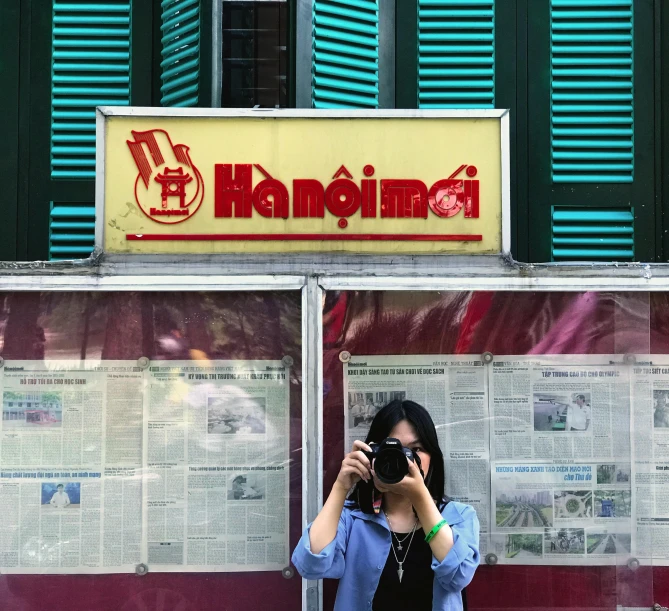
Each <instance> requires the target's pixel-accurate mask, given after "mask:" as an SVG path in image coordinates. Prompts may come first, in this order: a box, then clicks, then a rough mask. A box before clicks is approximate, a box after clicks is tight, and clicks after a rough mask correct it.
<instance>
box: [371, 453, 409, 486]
mask: <svg viewBox="0 0 669 611" xmlns="http://www.w3.org/2000/svg"><path fill="white" fill-rule="evenodd" d="M374 471H375V472H376V476H377V477H378V478H379V479H380V480H381V481H382V482H383V483H385V484H396V483H397V482H400V481H402V479H403V478H404V476H405V475H406V474H407V473H409V465H408V464H407V457H406V456H405V455H404V453H403V452H401V451H400V450H397V449H395V448H384V449H383V450H381V451H380V452H379V455H378V456H377V457H376V461H375V462H374Z"/></svg>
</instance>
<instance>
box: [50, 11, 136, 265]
mask: <svg viewBox="0 0 669 611" xmlns="http://www.w3.org/2000/svg"><path fill="white" fill-rule="evenodd" d="M130 11H131V4H130V2H129V1H128V0H96V2H84V1H81V0H67V1H63V2H61V1H59V0H55V1H54V2H53V26H52V38H51V54H52V64H51V131H50V173H51V179H52V181H55V182H58V181H61V182H62V181H74V182H77V181H79V182H81V183H82V184H83V183H84V182H90V181H92V180H93V179H94V178H95V107H96V106H102V105H116V106H123V105H127V104H130ZM94 234H95V207H94V204H93V202H92V201H88V202H82V201H69V202H68V201H55V202H53V201H52V202H51V203H50V214H49V251H48V254H49V258H50V259H52V260H57V259H77V258H85V257H87V256H88V255H89V254H90V253H91V252H92V250H93V245H94Z"/></svg>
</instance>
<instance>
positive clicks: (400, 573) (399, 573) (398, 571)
mask: <svg viewBox="0 0 669 611" xmlns="http://www.w3.org/2000/svg"><path fill="white" fill-rule="evenodd" d="M402 564H404V563H402V562H400V568H399V569H397V576H398V577H399V578H400V583H402V575H404V571H403V570H402Z"/></svg>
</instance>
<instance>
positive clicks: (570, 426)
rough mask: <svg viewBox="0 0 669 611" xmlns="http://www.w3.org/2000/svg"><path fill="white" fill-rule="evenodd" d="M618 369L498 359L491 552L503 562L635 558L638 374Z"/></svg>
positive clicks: (493, 385) (562, 360)
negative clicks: (633, 415)
mask: <svg viewBox="0 0 669 611" xmlns="http://www.w3.org/2000/svg"><path fill="white" fill-rule="evenodd" d="M620 361H621V357H620V356H619V355H618V356H616V355H588V356H573V355H569V356H562V355H560V356H531V357H528V356H499V357H495V359H494V361H493V363H492V368H491V372H492V373H491V379H490V397H491V408H490V410H491V417H492V422H493V425H492V430H491V455H492V464H491V481H492V508H491V515H492V518H493V519H492V537H491V548H492V551H494V553H495V554H496V555H497V557H498V559H499V562H500V563H517V564H579V565H583V564H592V565H598V564H612V563H619V562H620V561H621V557H622V558H623V559H625V560H626V559H627V558H628V557H629V556H630V554H631V552H632V526H631V525H632V500H631V491H632V487H631V486H632V484H631V454H630V387H629V381H630V368H629V366H627V365H623V364H621V363H620Z"/></svg>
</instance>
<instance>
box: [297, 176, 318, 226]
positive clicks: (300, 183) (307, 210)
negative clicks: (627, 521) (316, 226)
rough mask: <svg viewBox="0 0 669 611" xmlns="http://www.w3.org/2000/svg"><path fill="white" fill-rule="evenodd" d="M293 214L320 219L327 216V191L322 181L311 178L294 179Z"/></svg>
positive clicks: (298, 216) (299, 216)
mask: <svg viewBox="0 0 669 611" xmlns="http://www.w3.org/2000/svg"><path fill="white" fill-rule="evenodd" d="M293 216H294V217H295V218H303V217H309V218H318V219H322V218H323V217H324V216H325V191H324V189H323V185H322V184H321V183H320V181H318V180H313V179H311V178H296V179H295V180H293Z"/></svg>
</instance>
